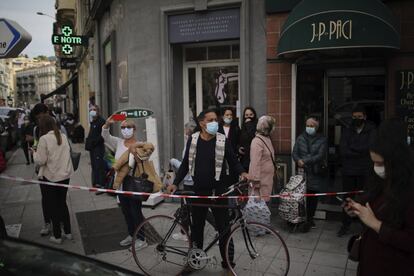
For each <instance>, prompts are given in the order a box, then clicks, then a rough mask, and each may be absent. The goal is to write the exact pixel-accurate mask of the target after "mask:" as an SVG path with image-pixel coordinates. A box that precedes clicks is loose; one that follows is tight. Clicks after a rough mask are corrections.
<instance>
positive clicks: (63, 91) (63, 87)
mask: <svg viewBox="0 0 414 276" xmlns="http://www.w3.org/2000/svg"><path fill="white" fill-rule="evenodd" d="M75 81H78V74H77V73H75V74H74V75H73V76H72V77H71V78H70V79H69V80H68V81H67V82H65V83H64V84H62V85H61V86H59V87H58V88H56V89H55V90H54V91H52V92H50V93H49V94H46V95H45V94H42V95H40V101H41V102H42V103H43V101H44V100H46V99H48V98H50V97H52V96H54V95H65V94H66V88H67V87H68V86H69V85H71V84H72V83H74V82H75Z"/></svg>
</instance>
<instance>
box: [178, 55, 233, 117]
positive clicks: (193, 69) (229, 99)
mask: <svg viewBox="0 0 414 276" xmlns="http://www.w3.org/2000/svg"><path fill="white" fill-rule="evenodd" d="M224 107H232V108H233V109H234V110H236V114H239V113H240V111H239V109H240V108H239V63H238V62H229V63H198V64H189V65H186V66H184V123H186V122H188V121H189V120H191V119H195V118H196V117H197V115H198V114H199V113H200V112H201V111H202V110H205V109H209V108H216V109H218V110H221V109H222V108H224Z"/></svg>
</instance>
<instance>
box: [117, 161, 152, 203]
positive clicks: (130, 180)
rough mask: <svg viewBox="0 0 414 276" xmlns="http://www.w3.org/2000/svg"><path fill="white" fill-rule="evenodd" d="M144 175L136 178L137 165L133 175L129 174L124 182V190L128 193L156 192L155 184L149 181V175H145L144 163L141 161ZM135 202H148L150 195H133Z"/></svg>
mask: <svg viewBox="0 0 414 276" xmlns="http://www.w3.org/2000/svg"><path fill="white" fill-rule="evenodd" d="M141 165H142V172H143V173H142V174H141V175H140V176H135V170H136V168H137V165H135V166H134V169H133V170H132V175H129V174H127V175H126V176H125V178H124V181H123V182H122V190H124V191H128V192H140V193H152V191H153V190H154V182H152V181H150V180H148V174H146V173H145V169H144V162H143V161H142V160H141ZM131 197H132V198H133V199H135V200H141V201H146V200H147V199H148V198H149V195H132V196H131Z"/></svg>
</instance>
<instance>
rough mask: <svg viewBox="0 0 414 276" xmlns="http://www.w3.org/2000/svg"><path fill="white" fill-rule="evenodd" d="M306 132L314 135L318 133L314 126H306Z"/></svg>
mask: <svg viewBox="0 0 414 276" xmlns="http://www.w3.org/2000/svg"><path fill="white" fill-rule="evenodd" d="M306 133H307V134H309V135H310V136H313V135H315V133H316V129H315V128H314V127H306Z"/></svg>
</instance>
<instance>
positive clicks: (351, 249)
mask: <svg viewBox="0 0 414 276" xmlns="http://www.w3.org/2000/svg"><path fill="white" fill-rule="evenodd" d="M363 234H364V232H362V233H361V234H359V235H354V236H352V237H351V238H350V239H349V241H348V259H350V260H351V261H354V262H359V247H360V244H361V239H362V235H363Z"/></svg>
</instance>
